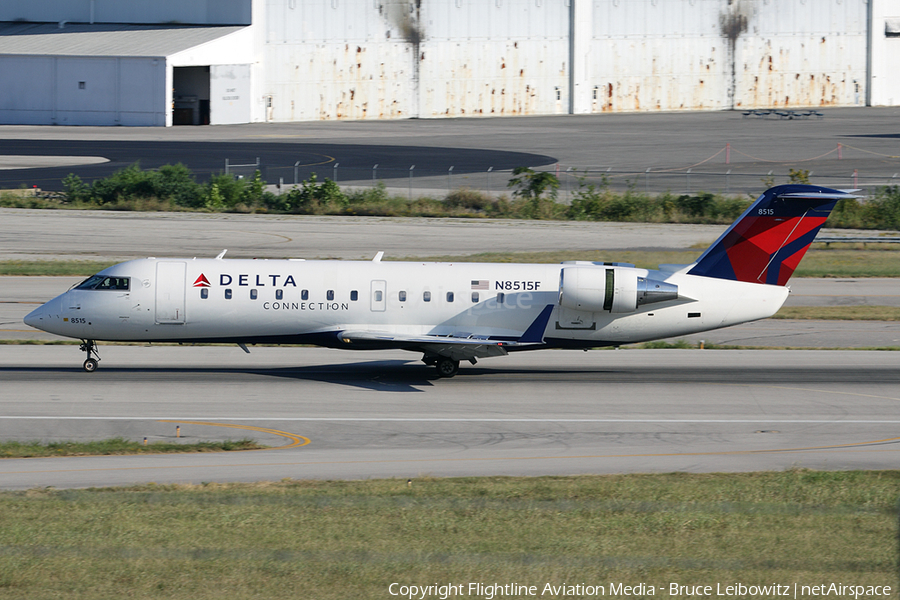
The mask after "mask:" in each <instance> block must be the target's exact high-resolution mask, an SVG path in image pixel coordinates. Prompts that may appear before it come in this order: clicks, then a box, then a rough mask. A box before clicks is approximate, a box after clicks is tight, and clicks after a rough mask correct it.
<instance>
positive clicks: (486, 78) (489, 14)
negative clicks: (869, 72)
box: [265, 0, 867, 121]
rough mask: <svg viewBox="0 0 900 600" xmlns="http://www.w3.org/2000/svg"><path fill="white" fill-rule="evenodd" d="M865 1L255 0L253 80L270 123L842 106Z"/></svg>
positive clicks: (854, 90) (849, 96)
mask: <svg viewBox="0 0 900 600" xmlns="http://www.w3.org/2000/svg"><path fill="white" fill-rule="evenodd" d="M572 2H576V3H589V5H588V6H587V8H581V12H580V13H579V15H580V18H585V15H587V16H588V17H587V18H589V19H590V27H589V28H587V29H586V30H587V31H589V32H590V33H589V38H590V39H587V40H579V39H574V38H573V32H576V31H577V30H578V29H579V28H578V27H574V26H573V25H572V23H571V21H572V15H574V14H575V11H574V10H573V9H572V6H571V3H572ZM581 6H584V4H581ZM866 10H867V5H866V1H865V0H304V1H302V2H301V1H300V0H267V12H266V15H267V16H266V32H267V36H266V37H267V44H266V50H265V54H266V61H265V63H266V70H267V76H266V77H267V83H266V88H267V89H268V90H269V91H270V94H271V96H272V102H273V110H272V111H271V118H272V119H274V120H277V121H281V120H284V121H290V120H306V119H342V118H350V119H361V118H396V117H415V116H421V117H440V116H460V115H516V114H556V113H565V112H569V111H570V109H572V108H574V112H619V111H654V110H697V109H723V108H732V107H733V108H751V107H804V106H831V105H839V106H847V105H856V104H862V103H864V102H865V86H866V51H867V40H866V36H867V20H866ZM582 29H584V28H582ZM582 49H583V53H584V59H583V61H582V62H583V67H582V66H581V65H580V63H579V62H578V61H576V63H575V64H576V68H583V69H584V72H583V73H575V74H573V73H571V70H572V69H571V63H572V57H573V56H581V55H580V54H577V53H578V52H582ZM572 80H577V85H576V84H572ZM570 86H571V87H570ZM570 93H574V94H576V95H578V97H576V98H570V97H569V95H570Z"/></svg>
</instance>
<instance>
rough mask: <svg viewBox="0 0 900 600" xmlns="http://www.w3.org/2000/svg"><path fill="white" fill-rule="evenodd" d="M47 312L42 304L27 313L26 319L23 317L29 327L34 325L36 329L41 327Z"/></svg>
mask: <svg viewBox="0 0 900 600" xmlns="http://www.w3.org/2000/svg"><path fill="white" fill-rule="evenodd" d="M46 314H47V311H46V309H45V308H44V306H43V305H42V306H39V307H38V308H36V309H34V310H33V311H31V312H30V313H28V314H27V315H25V319H23V320H24V321H25V324H26V325H28V326H29V327H34V328H35V329H41V323H42V322H43V321H44V316H45V315H46Z"/></svg>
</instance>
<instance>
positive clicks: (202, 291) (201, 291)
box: [200, 288, 209, 300]
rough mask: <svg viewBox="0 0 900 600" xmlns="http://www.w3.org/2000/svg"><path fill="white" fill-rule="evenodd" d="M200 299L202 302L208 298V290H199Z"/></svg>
mask: <svg viewBox="0 0 900 600" xmlns="http://www.w3.org/2000/svg"><path fill="white" fill-rule="evenodd" d="M200 297H201V298H203V299H204V300H206V299H207V298H209V288H200Z"/></svg>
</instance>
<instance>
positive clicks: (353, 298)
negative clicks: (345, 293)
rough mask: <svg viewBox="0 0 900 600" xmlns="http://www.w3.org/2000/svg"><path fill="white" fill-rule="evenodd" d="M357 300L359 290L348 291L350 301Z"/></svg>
mask: <svg viewBox="0 0 900 600" xmlns="http://www.w3.org/2000/svg"><path fill="white" fill-rule="evenodd" d="M357 300H359V292H357V291H356V290H353V291H352V292H350V301H351V302H356V301H357Z"/></svg>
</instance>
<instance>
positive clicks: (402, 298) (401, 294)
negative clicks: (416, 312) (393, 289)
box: [400, 292, 406, 302]
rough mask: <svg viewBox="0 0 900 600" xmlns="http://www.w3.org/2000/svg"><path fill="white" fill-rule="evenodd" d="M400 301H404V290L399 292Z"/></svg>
mask: <svg viewBox="0 0 900 600" xmlns="http://www.w3.org/2000/svg"><path fill="white" fill-rule="evenodd" d="M400 302H406V292H400Z"/></svg>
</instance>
